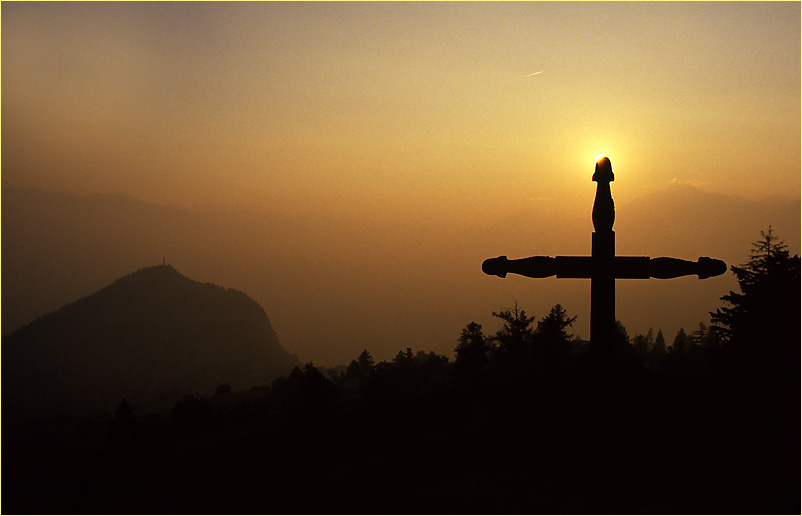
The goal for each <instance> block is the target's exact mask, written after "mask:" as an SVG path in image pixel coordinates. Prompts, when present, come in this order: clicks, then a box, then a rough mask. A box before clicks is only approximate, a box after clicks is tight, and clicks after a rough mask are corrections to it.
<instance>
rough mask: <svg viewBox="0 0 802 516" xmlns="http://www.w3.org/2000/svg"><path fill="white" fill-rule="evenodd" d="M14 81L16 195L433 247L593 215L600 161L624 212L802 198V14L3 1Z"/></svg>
mask: <svg viewBox="0 0 802 516" xmlns="http://www.w3.org/2000/svg"><path fill="white" fill-rule="evenodd" d="M541 72H542V73H541ZM2 79H3V81H2V86H3V89H2V101H3V104H2V180H3V184H4V185H6V186H11V187H15V188H17V187H25V186H34V187H38V188H42V189H46V190H52V191H68V192H74V193H81V194H89V193H95V192H100V193H104V192H118V191H124V192H127V193H129V194H131V195H133V196H134V197H136V198H139V199H142V200H145V201H150V202H157V203H162V204H170V205H177V206H184V207H192V206H199V205H218V206H227V207H236V208H237V209H242V210H265V209H270V210H278V211H280V212H282V213H284V214H289V215H292V214H296V213H298V214H300V213H309V212H313V213H316V214H318V215H320V216H323V217H327V218H330V219H331V220H339V221H340V223H341V224H347V223H348V221H349V220H360V221H363V220H374V221H376V222H375V223H376V224H378V225H381V224H385V225H388V227H390V226H392V227H403V228H405V229H404V231H410V234H412V235H414V234H415V231H425V230H426V228H427V225H429V224H432V223H433V222H435V221H436V225H443V226H448V225H449V224H451V225H452V226H453V225H455V224H458V225H460V226H461V227H462V226H464V227H470V225H472V224H482V223H486V222H488V223H489V222H490V221H494V220H499V219H502V218H503V217H505V216H509V215H510V214H511V213H514V212H515V211H516V210H520V209H525V208H526V207H527V206H528V205H529V204H530V203H531V202H533V201H535V200H538V199H540V200H545V199H552V200H553V199H558V200H559V203H560V209H562V210H566V211H568V210H571V211H572V212H573V211H576V210H580V211H582V213H584V212H587V213H588V214H589V210H590V203H591V202H592V199H593V192H594V185H593V184H592V183H591V182H590V176H591V174H592V171H593V163H594V161H595V158H596V156H597V155H598V154H605V155H608V156H609V157H610V158H611V160H612V163H613V170H614V172H615V174H616V176H615V177H616V180H615V183H614V191H613V195H614V198H615V199H616V202H617V203H621V202H622V201H623V200H625V199H637V198H641V197H644V196H647V195H649V194H651V193H653V192H655V191H659V190H660V189H663V188H665V187H667V186H669V185H670V184H672V182H673V183H675V184H676V183H691V184H694V185H697V186H698V187H700V188H702V189H704V190H707V191H709V192H715V193H721V194H734V195H739V196H743V197H747V198H749V199H761V198H763V197H766V196H770V195H782V196H785V197H789V198H793V199H799V196H800V5H799V3H798V2H779V3H773V2H754V3H752V2H748V3H747V2H732V3H730V2H715V3H706V2H705V3H702V2H691V3H685V2H681V3H680V2H666V3H662V2H644V3H617V2H615V3H614V2H602V3H584V2H579V3H562V2H556V3H541V2H523V3H504V2H501V3H499V2H491V3H476V2H470V3H461V2H447V3H404V2H399V3H396V2H391V3H370V2H368V3H361V2H360V3H337V2H335V3H306V2H298V3H296V2H291V3H260V2H254V3H251V2H245V3H228V2H222V3H183V2H180V3H136V2H134V3H116V2H112V3H102V2H101V3H95V2H89V3H71V2H67V3H38V2H37V3H13V2H12V3H8V2H4V3H3V4H2ZM583 216H584V215H583ZM333 224H335V223H333ZM438 227H439V226H438ZM587 232H588V233H589V232H590V227H589V222H588V231H587ZM322 234H323V235H324V236H323V237H322V238H327V237H330V236H331V235H330V234H328V236H326V235H327V234H326V232H325V231H322ZM757 236H758V235H755V237H757ZM589 239H590V237H589V234H584V233H583V234H581V235H578V237H577V248H579V249H580V250H584V251H583V252H585V253H586V252H589V241H590V240H589ZM431 241H435V242H437V241H438V240H437V239H436V238H431V235H429V236H428V237H427V239H426V245H427V246H430V245H432V243H431ZM371 243H372V244H373V245H377V246H381V245H382V243H381V242H371ZM623 244H624V245H626V240H624V241H623ZM309 245H310V246H314V245H315V243H314V242H310V244H309ZM366 245H367V244H366ZM410 245H414V244H410ZM421 245H422V244H421ZM332 246H333V244H331V245H330V246H329V247H327V249H329V248H335V247H332ZM511 247H512V246H511ZM529 247H531V246H529ZM340 251H341V252H342V253H344V254H347V253H348V252H349V251H350V249H349V248H342V249H340ZM391 251H392V250H387V252H386V253H385V254H387V255H391V254H392V252H391ZM441 251H442V254H439V255H437V257H436V258H437V260H435V261H436V262H437V261H438V260H439V261H441V262H443V263H445V262H446V261H447V254H448V245H447V242H446V243H443V249H442V250H441ZM420 252H422V253H423V252H424V251H420ZM505 252H506V249H499V250H498V252H497V254H504V253H505ZM570 252H575V251H574V250H573V249H567V250H565V251H564V253H566V254H567V253H570ZM644 252H646V251H644ZM510 254H511V255H512V253H510ZM528 254H538V249H532V250H531V251H530V252H529V253H528ZM539 254H545V253H543V252H541V253H539ZM691 258H695V256H694V257H691ZM199 279H202V280H206V279H209V280H211V279H213V278H199ZM443 288H446V289H447V288H448V286H443ZM243 290H246V291H247V288H243ZM723 293H725V292H722V294H723ZM263 302H264V301H263ZM498 308H499V307H498V306H494V309H498ZM268 312H269V310H268ZM467 322H469V321H467V320H466V321H465V323H467ZM692 322H694V323H695V322H697V321H692Z"/></svg>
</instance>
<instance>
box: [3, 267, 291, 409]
mask: <svg viewBox="0 0 802 516" xmlns="http://www.w3.org/2000/svg"><path fill="white" fill-rule="evenodd" d="M297 364H298V361H297V359H296V357H294V356H293V355H290V354H289V353H288V352H287V351H285V350H284V348H282V346H281V344H280V343H279V341H278V338H277V336H276V334H275V332H274V331H273V328H272V326H271V324H270V320H269V319H268V317H267V314H266V313H265V312H264V310H263V309H262V307H261V306H259V304H258V303H256V302H255V301H254V300H252V299H251V298H250V297H248V296H247V295H245V294H244V293H242V292H239V291H236V290H233V289H226V288H223V287H220V286H217V285H212V284H209V283H200V282H197V281H193V280H191V279H189V278H187V277H185V276H183V275H181V274H180V273H179V272H178V271H176V270H175V269H174V268H173V267H171V266H169V265H161V266H155V267H147V268H144V269H141V270H138V271H137V272H134V273H132V274H129V275H127V276H125V277H123V278H120V279H118V280H117V281H115V282H113V283H112V284H111V285H109V286H107V287H105V288H103V289H102V290H100V291H98V292H96V293H95V294H92V295H90V296H88V297H86V298H83V299H81V300H79V301H76V302H74V303H71V304H69V305H66V306H64V307H63V308H61V309H60V310H58V311H56V312H53V313H50V314H47V315H45V316H42V317H40V318H38V319H37V320H35V321H33V322H32V323H30V324H28V325H27V326H25V327H23V328H21V329H19V330H18V331H16V332H14V333H12V334H11V335H8V336H7V337H4V338H3V366H2V374H3V405H4V407H3V408H4V415H6V414H9V413H12V414H13V413H15V412H22V413H25V414H37V413H39V414H43V415H57V414H58V413H68V412H77V411H87V410H90V411H111V410H113V409H114V407H115V406H116V405H117V403H119V401H120V399H121V398H122V397H127V398H128V399H129V400H132V399H135V400H138V401H139V402H142V403H146V404H148V405H151V406H152V407H153V408H154V409H158V408H159V406H163V407H165V408H169V407H171V406H172V403H174V402H175V400H176V399H177V397H178V396H180V395H182V394H185V393H192V392H195V391H199V392H201V393H205V392H213V390H214V389H215V387H216V386H218V385H220V384H224V383H225V384H231V385H235V386H237V387H238V388H248V387H249V386H252V385H262V384H269V383H270V381H272V380H273V379H274V378H275V377H277V376H280V375H283V374H286V373H287V372H288V371H289V370H290V369H291V368H292V367H293V366H295V365H297Z"/></svg>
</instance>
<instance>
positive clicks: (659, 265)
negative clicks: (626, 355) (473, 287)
mask: <svg viewBox="0 0 802 516" xmlns="http://www.w3.org/2000/svg"><path fill="white" fill-rule="evenodd" d="M592 180H593V181H596V199H595V200H594V201H593V215H592V218H593V228H594V229H595V231H594V232H593V234H592V235H591V237H592V240H591V253H590V256H556V257H551V256H532V257H530V258H521V259H518V260H508V259H507V257H506V256H499V257H498V258H489V259H487V260H485V261H484V262H483V263H482V271H484V273H485V274H490V275H495V276H498V277H500V278H504V277H506V276H507V273H510V272H511V273H514V274H520V275H522V276H527V277H530V278H547V277H549V276H555V275H556V276H557V277H558V278H590V344H591V348H593V349H595V351H597V352H599V353H601V354H603V355H604V356H607V357H611V356H612V351H613V345H614V337H615V280H616V279H625V278H626V279H649V278H660V279H668V278H677V277H679V276H687V275H692V274H696V275H697V276H699V279H705V278H709V277H712V276H718V275H720V274H723V273H724V272H726V270H727V264H726V263H724V262H723V261H721V260H716V259H713V258H708V257H706V256H703V257H700V258H699V259H698V260H697V261H695V262H691V261H687V260H680V259H678V258H665V257H661V258H649V257H648V256H616V255H615V232H614V231H613V221H614V220H615V207H614V205H613V196H612V194H611V192H610V182H611V181H613V167H612V165H611V164H610V160H609V159H608V158H606V157H603V158H601V159H599V160H598V161H597V162H596V170H595V172H594V174H593V178H592Z"/></svg>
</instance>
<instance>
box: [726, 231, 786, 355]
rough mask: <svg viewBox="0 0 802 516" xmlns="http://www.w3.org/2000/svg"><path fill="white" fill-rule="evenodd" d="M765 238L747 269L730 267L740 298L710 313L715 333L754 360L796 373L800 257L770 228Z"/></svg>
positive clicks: (733, 294)
mask: <svg viewBox="0 0 802 516" xmlns="http://www.w3.org/2000/svg"><path fill="white" fill-rule="evenodd" d="M761 237H762V238H761V239H760V240H758V241H757V242H754V243H753V244H752V252H751V256H750V257H749V259H748V260H747V262H746V264H744V265H742V266H740V267H734V266H733V267H731V270H732V272H733V273H734V274H735V276H736V278H737V279H738V285H739V286H740V289H741V292H739V293H738V292H732V291H730V293H729V294H727V295H725V296H723V297H722V298H721V299H722V301H724V302H725V303H726V306H724V307H722V308H719V309H718V310H716V312H715V313H713V312H711V314H710V315H711V318H710V320H711V322H712V323H713V324H712V326H711V329H712V330H713V331H715V332H716V333H717V334H718V335H719V336H720V337H721V339H722V340H723V341H725V342H727V343H729V344H730V345H732V346H735V347H736V348H740V349H741V350H744V351H746V350H749V353H750V354H751V355H753V356H754V355H755V354H760V355H763V356H764V358H768V357H769V356H771V357H774V359H776V360H779V361H781V362H788V361H791V362H794V364H795V367H797V368H798V365H799V340H800V338H799V337H800V333H799V314H800V274H799V255H794V256H791V254H790V253H789V251H788V247H787V246H786V245H785V243H784V242H782V241H780V240H779V239H778V237H777V236H776V235H775V233H774V231H773V230H772V228H771V226H769V230H768V232H764V231H761Z"/></svg>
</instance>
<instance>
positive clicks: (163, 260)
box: [162, 256, 167, 266]
mask: <svg viewBox="0 0 802 516" xmlns="http://www.w3.org/2000/svg"><path fill="white" fill-rule="evenodd" d="M165 265H167V259H166V258H165V257H164V256H162V266H165Z"/></svg>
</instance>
